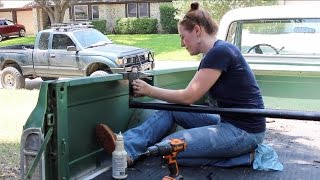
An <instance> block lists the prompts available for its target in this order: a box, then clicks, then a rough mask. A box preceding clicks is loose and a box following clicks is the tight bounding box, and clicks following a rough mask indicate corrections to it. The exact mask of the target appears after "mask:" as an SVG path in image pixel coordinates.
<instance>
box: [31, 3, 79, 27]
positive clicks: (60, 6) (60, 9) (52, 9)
mask: <svg viewBox="0 0 320 180" xmlns="http://www.w3.org/2000/svg"><path fill="white" fill-rule="evenodd" d="M35 2H36V3H37V4H38V5H40V6H41V8H42V9H43V10H44V11H45V12H47V14H48V16H49V19H50V22H51V25H52V24H56V23H62V22H63V20H64V15H65V13H66V10H67V9H68V8H69V7H71V6H72V5H74V4H75V3H76V2H78V0H51V1H50V0H35Z"/></svg>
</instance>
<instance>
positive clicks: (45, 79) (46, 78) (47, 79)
mask: <svg viewBox="0 0 320 180" xmlns="http://www.w3.org/2000/svg"><path fill="white" fill-rule="evenodd" d="M41 79H42V81H51V80H57V79H59V78H57V77H41Z"/></svg>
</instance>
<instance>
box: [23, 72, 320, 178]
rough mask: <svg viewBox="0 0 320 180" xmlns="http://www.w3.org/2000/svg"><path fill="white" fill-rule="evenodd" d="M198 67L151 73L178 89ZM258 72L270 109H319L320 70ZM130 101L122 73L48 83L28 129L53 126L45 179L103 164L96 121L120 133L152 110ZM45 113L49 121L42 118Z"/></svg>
mask: <svg viewBox="0 0 320 180" xmlns="http://www.w3.org/2000/svg"><path fill="white" fill-rule="evenodd" d="M196 70H197V68H196V67H192V68H177V69H166V70H153V71H149V72H147V73H149V74H151V75H153V84H154V85H155V86H158V87H163V88H170V89H177V88H184V87H185V86H187V84H188V83H189V81H190V79H191V78H192V77H193V75H194V74H195V72H196ZM255 74H256V78H257V80H258V83H259V85H260V87H261V88H262V93H263V98H264V100H265V102H266V106H267V107H268V108H280V109H298V110H316V111H319V110H320V94H319V93H318V89H319V87H320V78H318V77H319V75H320V73H319V72H315V73H313V75H310V74H308V75H305V76H301V73H299V72H295V73H292V72H291V73H290V74H288V73H279V72H277V71H255ZM140 100H141V101H150V100H151V99H150V98H141V99H140ZM128 101H129V87H128V80H127V79H124V78H123V75H121V74H111V75H108V76H104V77H83V78H76V79H67V80H61V81H50V82H48V83H44V84H43V85H42V86H41V90H40V95H39V101H38V105H37V107H36V108H35V110H34V111H33V113H32V114H31V116H30V118H29V119H28V121H27V123H26V125H25V127H24V128H30V127H31V126H33V127H35V126H38V127H42V128H43V129H45V130H46V131H45V132H44V134H47V135H48V131H49V129H50V127H53V133H52V136H51V139H50V141H49V142H47V141H46V140H47V138H45V142H44V146H45V144H46V142H47V144H48V147H47V148H46V150H45V153H44V154H45V167H46V171H45V173H46V176H45V177H46V179H77V178H81V177H84V176H85V175H86V174H88V173H91V172H94V171H95V170H97V169H99V168H101V166H103V165H102V164H103V162H102V160H101V156H103V154H104V153H103V152H102V149H101V148H100V147H99V146H98V145H97V143H96V138H95V131H94V129H95V126H96V124H99V123H104V124H107V125H108V126H110V127H111V128H112V129H113V130H114V131H115V132H119V131H122V132H124V131H125V130H126V129H128V128H130V127H133V126H135V125H136V124H137V123H141V122H142V121H143V120H142V119H144V117H146V115H147V114H148V112H149V111H150V110H135V109H130V108H129V107H128ZM44 103H47V104H44ZM301 104H303V105H304V107H305V108H302V105H301ZM40 105H41V106H40ZM44 111H46V114H44ZM45 117H47V124H45V123H44V122H43V121H44V120H45ZM48 117H50V118H52V119H53V120H49V119H50V118H48ZM34 121H35V122H37V123H36V124H35V123H34ZM49 122H50V123H49Z"/></svg>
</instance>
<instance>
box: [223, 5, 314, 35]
mask: <svg viewBox="0 0 320 180" xmlns="http://www.w3.org/2000/svg"><path fill="white" fill-rule="evenodd" d="M319 8H320V5H312V6H310V5H278V6H256V7H246V8H238V9H233V10H230V11H229V12H227V13H226V14H225V15H224V16H223V17H222V19H221V21H220V30H219V32H220V33H219V35H223V36H224V35H226V31H227V30H228V28H229V25H230V23H231V22H234V21H239V20H255V19H257V20H258V19H286V18H320V13H319ZM221 37H222V36H219V38H221Z"/></svg>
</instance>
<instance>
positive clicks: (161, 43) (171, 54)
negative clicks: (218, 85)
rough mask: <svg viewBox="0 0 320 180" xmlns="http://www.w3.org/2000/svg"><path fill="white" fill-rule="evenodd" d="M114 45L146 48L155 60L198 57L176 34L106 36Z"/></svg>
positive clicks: (14, 40) (25, 40)
mask: <svg viewBox="0 0 320 180" xmlns="http://www.w3.org/2000/svg"><path fill="white" fill-rule="evenodd" d="M107 37H108V38H110V39H111V40H112V41H113V42H114V43H117V44H124V45H130V46H137V47H142V48H147V49H150V50H152V51H153V52H154V53H155V60H173V61H184V60H187V61H193V60H199V57H200V56H190V55H189V53H188V52H187V50H185V48H182V47H181V46H180V37H179V35H178V34H132V35H131V34H130V35H113V34H112V35H107ZM34 41H35V37H34V36H29V37H23V38H10V39H7V40H4V41H2V42H0V47H1V46H9V45H15V44H33V43H34Z"/></svg>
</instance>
